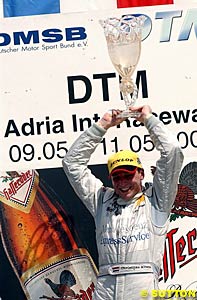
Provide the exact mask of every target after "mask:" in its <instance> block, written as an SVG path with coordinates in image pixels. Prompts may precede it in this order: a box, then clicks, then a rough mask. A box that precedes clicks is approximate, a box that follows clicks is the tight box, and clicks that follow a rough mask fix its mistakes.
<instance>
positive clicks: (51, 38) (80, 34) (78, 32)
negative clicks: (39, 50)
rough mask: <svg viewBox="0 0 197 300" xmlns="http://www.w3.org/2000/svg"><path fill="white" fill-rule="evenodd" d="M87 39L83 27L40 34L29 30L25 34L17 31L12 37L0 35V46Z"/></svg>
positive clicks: (56, 29) (52, 29) (5, 34)
mask: <svg viewBox="0 0 197 300" xmlns="http://www.w3.org/2000/svg"><path fill="white" fill-rule="evenodd" d="M86 38H87V34H86V32H85V28H84V27H69V28H65V29H64V30H61V29H58V28H50V29H46V30H43V31H42V32H40V31H39V30H30V31H27V32H24V31H17V32H13V33H12V35H10V34H8V33H0V46H7V45H9V44H11V43H13V44H14V45H21V44H25V45H28V44H30V43H33V44H38V43H40V42H41V41H43V42H45V43H55V42H59V41H62V40H63V39H64V40H66V41H76V40H84V39H86Z"/></svg>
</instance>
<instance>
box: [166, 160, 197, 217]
mask: <svg viewBox="0 0 197 300" xmlns="http://www.w3.org/2000/svg"><path fill="white" fill-rule="evenodd" d="M179 182H180V184H179V185H178V191H177V195H176V198H175V202H174V205H173V207H172V210H171V211H172V213H175V214H178V215H182V216H188V217H197V198H196V196H197V162H191V163H189V164H188V165H186V166H185V167H184V168H183V170H182V172H181V174H180V179H179ZM171 219H172V218H171Z"/></svg>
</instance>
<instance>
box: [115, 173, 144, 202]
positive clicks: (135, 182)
mask: <svg viewBox="0 0 197 300" xmlns="http://www.w3.org/2000/svg"><path fill="white" fill-rule="evenodd" d="M143 178H144V174H143V171H142V170H138V169H137V170H136V172H135V173H134V174H130V173H127V172H124V171H120V172H118V173H116V174H114V175H112V177H111V179H112V184H113V187H114V190H115V192H116V194H118V195H119V196H120V197H121V198H122V199H123V200H125V201H128V200H131V199H132V198H133V197H134V196H135V195H136V194H137V193H139V192H141V191H142V180H143Z"/></svg>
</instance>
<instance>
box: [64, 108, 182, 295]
mask: <svg viewBox="0 0 197 300" xmlns="http://www.w3.org/2000/svg"><path fill="white" fill-rule="evenodd" d="M130 110H131V111H138V112H139V113H140V114H139V117H138V118H136V119H137V120H138V121H140V122H143V123H144V125H145V127H146V128H147V130H148V132H149V134H150V136H151V139H152V141H153V143H154V145H155V147H156V149H157V150H158V151H160V159H159V160H158V161H157V164H156V171H155V173H154V177H153V185H152V186H151V187H150V188H149V189H148V190H146V191H143V188H142V180H143V179H144V169H143V166H142V163H141V161H140V159H139V157H138V155H137V154H135V153H134V152H132V151H129V150H125V151H120V152H117V153H115V154H113V155H112V156H110V157H109V160H108V169H109V175H110V177H111V180H112V184H113V189H112V188H107V187H103V184H102V182H101V181H100V180H99V179H98V178H95V176H94V175H93V174H91V171H90V170H89V169H88V167H87V164H88V162H89V159H90V157H91V154H92V153H93V152H94V150H95V148H96V147H97V146H98V144H99V143H100V142H101V140H102V138H103V136H104V134H105V133H106V131H107V130H108V129H109V128H110V127H112V126H116V125H118V124H120V123H121V122H123V121H124V119H122V118H120V117H118V115H119V114H120V111H119V110H112V111H111V112H106V113H105V114H104V116H103V117H102V118H101V119H100V120H99V121H98V122H97V123H95V124H93V126H92V127H90V128H89V129H87V130H86V131H85V132H84V133H82V134H81V136H80V137H79V138H78V139H77V140H76V141H75V142H74V144H73V145H72V146H71V148H70V149H69V151H68V153H67V155H66V156H65V158H64V159H63V167H64V171H65V173H66V175H67V177H68V179H69V181H70V183H71V185H72V186H73V188H74V190H75V192H76V193H77V195H78V196H79V197H80V198H81V200H82V201H83V203H84V204H85V205H86V206H87V208H88V209H89V211H90V213H91V214H92V215H93V217H94V219H95V224H96V239H97V247H98V253H99V276H98V281H97V285H96V289H95V293H94V297H93V299H94V300H101V299H104V300H108V299H109V300H111V299H113V300H114V299H116V300H139V299H141V295H140V293H141V292H142V291H144V290H146V291H147V297H146V299H152V297H151V296H150V294H151V290H152V289H158V276H159V272H160V267H161V263H162V256H163V249H164V242H165V237H166V233H167V228H168V222H169V214H170V210H171V207H172V204H173V202H174V199H175V196H176V190H177V182H178V177H179V172H180V170H181V166H182V162H183V154H182V152H181V149H180V147H179V144H178V142H177V139H176V137H174V136H173V135H172V134H171V133H170V132H169V131H167V129H166V128H165V126H164V125H163V124H162V123H161V122H160V121H159V120H158V119H157V118H156V117H155V116H153V115H152V113H151V108H150V107H149V106H147V105H145V106H142V107H135V108H134V107H133V108H130ZM142 296H144V295H142ZM149 297H150V298H149Z"/></svg>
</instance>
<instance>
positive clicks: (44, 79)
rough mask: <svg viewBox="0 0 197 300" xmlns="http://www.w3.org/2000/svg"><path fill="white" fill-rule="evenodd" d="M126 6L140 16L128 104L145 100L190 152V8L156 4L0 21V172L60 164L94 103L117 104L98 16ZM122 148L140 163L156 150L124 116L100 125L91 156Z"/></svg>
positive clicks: (100, 158)
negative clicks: (102, 132)
mask: <svg viewBox="0 0 197 300" xmlns="http://www.w3.org/2000/svg"><path fill="white" fill-rule="evenodd" d="M131 13H132V14H139V13H140V14H144V15H145V16H146V18H147V19H146V22H145V27H144V30H143V37H142V38H143V41H142V51H141V57H140V61H139V63H138V66H137V69H136V72H135V73H134V75H133V79H134V81H136V82H137V85H138V86H139V100H138V105H142V104H145V103H147V104H150V105H151V106H152V108H153V111H154V113H155V115H156V116H157V117H158V118H159V119H160V120H162V121H163V122H164V124H165V125H166V126H167V127H168V128H169V129H171V130H173V131H174V133H175V134H176V135H177V138H178V140H179V141H180V143H181V146H182V148H183V151H184V154H185V158H186V159H187V160H189V161H190V160H191V159H192V158H195V152H196V146H197V142H196V139H197V132H196V130H195V127H194V126H193V125H195V124H196V121H197V117H196V114H197V111H196V106H195V105H194V101H195V100H194V99H195V98H196V89H195V83H196V66H195V60H194V57H195V49H196V35H195V33H196V32H195V31H196V26H195V23H196V16H197V9H196V8H195V7H190V8H188V7H187V8H185V9H183V8H181V7H177V8H176V9H175V8H173V10H170V8H168V7H165V9H164V7H163V6H158V7H156V8H155V9H154V10H153V9H152V8H149V7H147V8H143V9H142V8H141V9H140V8H133V9H131V8H130V9H118V10H113V11H110V12H109V11H102V12H97V13H95V14H94V16H92V14H90V15H89V13H81V14H80V15H78V14H77V15H75V14H73V15H66V18H65V16H64V15H63V14H61V15H58V16H57V15H48V16H36V17H35V16H34V17H33V16H32V17H23V18H14V19H12V18H10V19H8V20H3V21H2V24H1V33H0V63H1V66H2V68H1V72H0V74H1V90H0V97H1V103H2V104H3V105H2V109H1V112H0V118H1V128H0V143H1V148H0V169H1V170H2V171H3V170H6V171H8V170H17V169H18V170H21V169H24V168H27V169H29V168H31V169H36V168H37V167H38V166H39V167H40V168H45V167H46V168H48V167H61V160H62V158H63V156H64V155H65V153H66V151H67V149H68V148H69V147H70V145H71V143H72V142H73V141H74V140H75V138H76V137H77V136H78V135H79V134H80V133H81V132H83V130H84V129H86V128H87V127H89V126H90V125H91V124H92V123H93V122H95V121H97V120H98V119H99V118H100V117H101V116H102V114H103V113H104V111H106V110H108V109H111V108H114V107H115V108H124V103H123V101H122V100H121V96H120V92H119V77H118V74H117V73H116V72H115V69H114V68H113V65H112V63H111V61H110V58H109V55H108V51H107V45H106V41H105V37H104V34H103V29H102V28H101V26H100V24H99V20H100V19H103V18H106V17H108V16H109V15H114V16H120V15H121V14H131ZM177 54H178V55H177ZM185 57H187V59H184V58H185ZM180 66H181V68H180ZM21 108H22V109H21ZM35 108H36V109H35ZM16 111H17V114H16ZM123 148H125V149H126V148H130V149H131V150H133V151H135V152H140V153H141V156H142V161H146V163H150V164H152V163H153V162H152V158H153V157H154V158H155V157H156V156H157V153H156V151H155V150H154V147H153V145H152V144H151V142H150V140H149V137H148V136H147V133H146V131H145V130H144V128H143V126H142V124H139V122H136V121H135V120H134V119H130V120H128V121H125V122H124V124H121V126H120V128H117V129H116V130H111V131H109V132H108V133H107V135H106V137H105V138H104V139H103V142H102V144H101V145H100V146H99V147H98V149H97V150H96V152H95V154H94V155H93V157H92V160H91V164H101V163H105V162H106V158H107V156H108V155H109V154H110V153H111V152H112V151H113V150H116V151H117V150H120V149H123Z"/></svg>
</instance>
